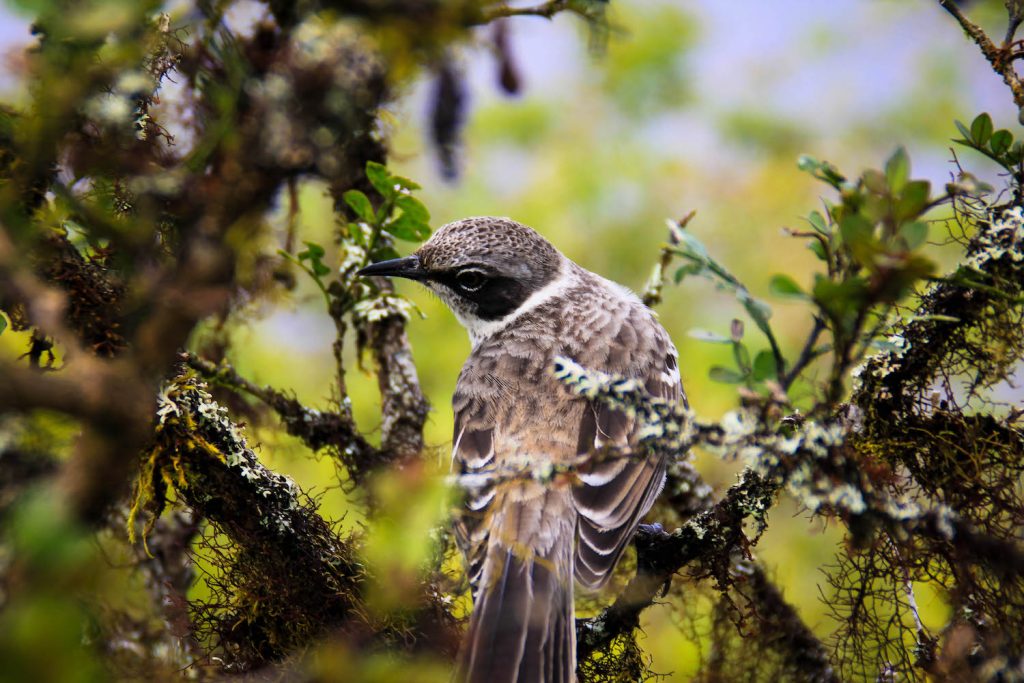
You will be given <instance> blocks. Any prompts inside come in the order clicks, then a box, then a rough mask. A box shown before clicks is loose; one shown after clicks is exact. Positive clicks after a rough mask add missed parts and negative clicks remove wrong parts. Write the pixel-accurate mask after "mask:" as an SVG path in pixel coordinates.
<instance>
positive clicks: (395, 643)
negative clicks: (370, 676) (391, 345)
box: [129, 372, 456, 669]
mask: <svg viewBox="0 0 1024 683" xmlns="http://www.w3.org/2000/svg"><path fill="white" fill-rule="evenodd" d="M157 416H158V419H157V427H156V436H155V441H154V443H153V445H152V447H151V448H150V449H149V451H148V452H147V454H146V456H145V463H144V465H143V468H142V474H141V476H140V479H139V481H138V484H137V488H136V496H135V503H134V505H133V508H132V515H131V518H134V517H135V516H136V515H137V514H139V513H140V512H141V511H143V510H147V511H148V514H149V515H150V524H149V525H148V526H152V523H153V522H155V520H156V518H157V516H158V515H159V513H160V511H161V510H162V508H163V507H164V505H165V504H166V502H167V496H168V490H169V489H173V490H174V491H175V492H176V494H177V495H178V496H180V498H181V500H182V501H183V502H184V503H185V504H186V505H187V506H189V507H190V508H191V509H193V510H194V511H195V512H196V513H197V514H200V515H202V516H203V518H205V519H207V520H209V521H210V522H211V523H212V524H213V526H214V528H215V529H216V531H217V532H219V533H220V534H223V535H224V536H225V537H226V538H227V539H229V540H230V545H229V546H223V545H222V544H219V543H218V542H217V541H216V540H215V539H214V538H213V537H210V536H208V540H207V542H206V543H205V544H204V546H203V547H205V548H206V550H207V551H208V552H210V553H212V554H213V558H212V561H213V562H214V563H215V564H217V565H218V568H219V573H218V574H217V575H215V576H211V577H208V579H207V583H208V584H209V585H210V588H211V590H212V596H211V597H210V598H209V599H208V600H205V601H200V602H198V603H194V604H193V606H192V617H193V621H194V623H195V628H196V631H197V634H198V635H199V637H200V638H201V639H202V640H206V641H209V642H212V643H214V644H215V646H216V648H217V650H218V651H219V652H220V653H221V655H220V656H223V657H224V658H226V660H227V662H228V664H229V665H230V666H231V667H235V668H241V669H248V668H251V667H253V666H257V665H260V664H263V663H265V662H268V661H273V660H276V659H280V658H281V657H283V656H284V655H286V654H287V653H289V652H291V651H292V650H294V649H295V648H296V647H300V646H303V645H306V644H308V643H310V642H311V641H312V640H313V639H314V638H315V637H316V636H318V635H321V634H323V633H325V632H327V631H329V630H334V629H340V630H342V631H343V632H345V633H348V634H350V636H351V637H353V638H356V639H357V640H360V641H362V640H370V641H376V642H381V643H388V644H390V645H391V646H392V647H401V648H415V647H427V643H434V644H435V645H436V644H438V643H444V645H445V648H447V649H450V643H451V642H453V640H454V638H453V636H452V630H453V629H454V628H455V624H456V622H455V620H454V619H453V618H451V617H450V616H448V615H447V610H446V609H445V608H444V607H443V606H442V605H441V604H440V603H438V602H437V600H439V596H430V595H426V594H425V595H424V596H423V600H424V602H423V604H422V605H410V610H409V616H408V617H407V618H406V619H405V620H398V621H396V620H394V619H388V620H383V619H382V620H377V619H375V617H374V616H373V615H372V613H371V611H369V610H368V609H367V608H366V607H365V606H364V605H363V602H362V593H363V591H364V589H365V584H366V582H367V581H368V580H370V579H369V578H368V577H367V575H366V573H365V571H364V569H363V566H362V565H361V563H360V562H359V561H358V559H357V545H356V539H355V538H353V537H342V536H339V535H338V534H337V533H336V532H335V531H334V530H333V529H332V528H331V526H330V525H329V524H328V523H327V522H325V521H324V520H323V519H322V518H321V517H320V516H319V515H318V514H317V510H316V505H315V504H314V502H313V501H311V500H310V499H309V498H308V497H307V496H306V495H305V494H304V493H303V492H302V491H301V490H300V489H299V488H298V487H297V486H296V485H295V483H294V482H293V481H292V480H291V479H289V478H287V477H285V476H282V475H280V474H277V473H274V472H272V471H270V470H268V469H267V468H266V467H264V466H263V465H262V464H261V463H260V461H259V459H258V458H257V457H256V455H255V453H254V452H253V451H252V449H250V448H249V446H248V445H247V443H246V440H245V437H244V435H243V434H242V433H241V431H240V430H239V428H238V427H237V426H236V425H235V424H234V423H233V422H232V421H231V420H230V418H229V417H228V415H227V412H226V411H225V410H224V408H222V407H221V406H219V405H218V404H217V403H215V402H214V401H213V399H212V397H211V396H210V394H209V393H208V392H207V390H206V387H205V385H204V383H203V382H202V381H201V380H200V379H199V378H198V377H197V376H195V375H194V374H192V373H190V372H184V373H182V374H179V375H178V376H177V377H176V378H175V379H174V380H173V381H171V382H169V383H168V384H167V385H166V386H165V387H164V389H163V391H162V392H161V395H160V400H159V403H158V410H157ZM131 518H130V519H129V531H131V530H133V529H134V524H133V522H132V519H131ZM208 559H209V558H208Z"/></svg>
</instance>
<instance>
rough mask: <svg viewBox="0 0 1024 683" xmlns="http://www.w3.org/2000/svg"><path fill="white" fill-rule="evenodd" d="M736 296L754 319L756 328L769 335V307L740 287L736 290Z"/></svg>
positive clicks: (770, 313)
mask: <svg viewBox="0 0 1024 683" xmlns="http://www.w3.org/2000/svg"><path fill="white" fill-rule="evenodd" d="M736 298H737V299H739V302H740V303H741V304H743V308H745V309H746V311H747V315H749V316H750V318H751V319H752V320H753V321H754V324H755V325H757V328H758V329H759V330H761V331H762V332H764V333H765V334H768V335H770V334H771V327H770V326H769V325H768V319H769V318H771V317H772V309H771V307H770V306H769V305H768V304H766V303H765V302H763V301H761V300H759V299H755V298H754V297H752V296H750V292H748V291H747V290H745V289H742V288H741V289H737V290H736Z"/></svg>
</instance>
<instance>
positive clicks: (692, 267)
mask: <svg viewBox="0 0 1024 683" xmlns="http://www.w3.org/2000/svg"><path fill="white" fill-rule="evenodd" d="M702 270H704V265H703V264H701V263H687V264H685V265H682V266H679V268H677V269H676V273H675V275H674V276H673V279H674V280H675V283H676V284H677V285H678V284H679V283H680V282H682V281H683V278H685V277H686V276H687V275H697V274H698V273H700V272H701V271H702Z"/></svg>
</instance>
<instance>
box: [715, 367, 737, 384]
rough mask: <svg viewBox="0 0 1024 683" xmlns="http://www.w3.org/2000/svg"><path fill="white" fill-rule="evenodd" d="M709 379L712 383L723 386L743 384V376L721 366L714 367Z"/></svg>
mask: <svg viewBox="0 0 1024 683" xmlns="http://www.w3.org/2000/svg"><path fill="white" fill-rule="evenodd" d="M708 377H710V378H711V380H712V381H714V382H721V383H722V384H741V383H742V382H743V375H741V374H740V373H738V372H736V371H735V370H732V369H730V368H724V367H722V366H721V365H714V366H712V367H711V370H709V371H708Z"/></svg>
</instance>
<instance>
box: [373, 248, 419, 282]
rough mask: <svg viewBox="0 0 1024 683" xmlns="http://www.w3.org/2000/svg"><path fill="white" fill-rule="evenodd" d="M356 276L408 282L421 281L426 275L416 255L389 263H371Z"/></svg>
mask: <svg viewBox="0 0 1024 683" xmlns="http://www.w3.org/2000/svg"><path fill="white" fill-rule="evenodd" d="M356 275H361V276H363V277H370V276H373V275H384V276H387V277H404V278H408V279H410V280H422V279H423V277H424V276H425V275H426V271H424V270H423V267H422V266H421V265H420V257H419V256H417V255H416V254H413V255H412V256H406V257H405V258H396V259H391V260H390V261H380V262H378V263H371V264H370V265H368V266H366V267H365V268H363V269H362V270H360V271H359V272H358V273H356Z"/></svg>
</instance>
